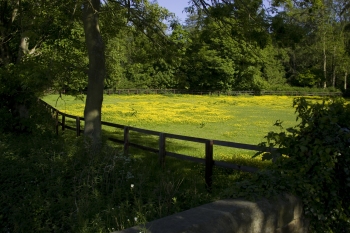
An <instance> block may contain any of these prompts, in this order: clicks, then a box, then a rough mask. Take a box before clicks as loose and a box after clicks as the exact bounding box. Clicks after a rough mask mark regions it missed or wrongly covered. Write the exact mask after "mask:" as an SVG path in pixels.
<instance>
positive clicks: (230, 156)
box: [44, 95, 320, 166]
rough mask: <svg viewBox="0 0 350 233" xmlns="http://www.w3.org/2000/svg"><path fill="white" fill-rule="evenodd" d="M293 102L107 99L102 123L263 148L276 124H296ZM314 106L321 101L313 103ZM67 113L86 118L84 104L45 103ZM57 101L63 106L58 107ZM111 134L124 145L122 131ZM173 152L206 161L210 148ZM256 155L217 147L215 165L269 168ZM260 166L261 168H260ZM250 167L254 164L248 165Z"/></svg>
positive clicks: (172, 143) (170, 144) (181, 145)
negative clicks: (218, 161)
mask: <svg viewBox="0 0 350 233" xmlns="http://www.w3.org/2000/svg"><path fill="white" fill-rule="evenodd" d="M293 98H295V97H287V96H195V95H170V96H166V95H130V96H128V95H105V96H104V101H103V107H102V120H104V121H108V122H113V123H118V124H122V125H128V126H135V127H139V128H144V129H151V130H156V131H160V132H166V133H172V134H180V135H186V136H193V137H200V138H206V139H215V140H224V141H233V142H240V143H247V144H252V145H257V144H258V143H260V142H261V141H263V140H264V136H265V135H266V134H267V133H268V132H269V131H278V130H280V129H279V128H277V127H275V126H273V124H274V123H275V122H276V120H280V121H282V122H283V126H284V127H285V128H288V127H292V126H294V125H295V124H296V115H295V114H294V111H295V110H294V108H293V107H292V103H293ZM311 99H312V100H314V101H319V100H320V98H318V97H312V98H311ZM44 100H45V101H47V102H48V103H49V104H51V105H53V106H56V107H57V108H58V109H59V110H61V111H62V112H66V113H68V114H72V115H76V116H83V112H84V104H85V103H84V101H82V100H77V99H75V98H74V97H71V96H63V99H59V98H58V96H57V95H50V96H46V97H45V98H44ZM56 101H57V104H56ZM105 130H106V131H107V132H110V133H112V134H114V135H115V136H116V137H119V138H120V139H122V131H121V130H117V129H113V128H110V127H106V128H105ZM147 138H150V137H148V136H146V135H140V134H138V133H136V132H131V140H134V141H135V142H137V143H142V144H144V145H147V146H150V147H154V148H157V146H158V142H157V138H153V139H152V140H151V139H147ZM167 150H168V151H172V152H176V153H181V154H186V155H190V156H196V157H203V155H204V145H203V144H199V143H192V142H185V141H179V140H167ZM254 153H255V152H254V151H245V150H238V149H232V148H223V147H215V148H214V159H216V160H225V161H234V162H239V163H240V164H242V165H243V164H248V165H249V164H250V165H257V166H258V165H260V166H261V165H263V163H262V162H261V160H260V159H254V160H252V159H251V156H252V155H253V154H254ZM258 160H259V162H257V161H258ZM246 161H248V162H246Z"/></svg>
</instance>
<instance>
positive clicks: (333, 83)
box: [332, 46, 337, 87]
mask: <svg viewBox="0 0 350 233" xmlns="http://www.w3.org/2000/svg"><path fill="white" fill-rule="evenodd" d="M336 48H337V47H336V46H334V47H333V64H332V68H333V77H332V86H333V87H335V79H336V75H335V70H336V64H335V52H336Z"/></svg>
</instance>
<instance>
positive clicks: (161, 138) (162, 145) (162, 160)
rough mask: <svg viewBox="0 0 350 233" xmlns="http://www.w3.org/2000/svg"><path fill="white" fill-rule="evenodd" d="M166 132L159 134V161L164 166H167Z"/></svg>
mask: <svg viewBox="0 0 350 233" xmlns="http://www.w3.org/2000/svg"><path fill="white" fill-rule="evenodd" d="M165 153H166V150H165V134H164V133H160V134H159V163H160V165H161V166H162V167H164V166H165Z"/></svg>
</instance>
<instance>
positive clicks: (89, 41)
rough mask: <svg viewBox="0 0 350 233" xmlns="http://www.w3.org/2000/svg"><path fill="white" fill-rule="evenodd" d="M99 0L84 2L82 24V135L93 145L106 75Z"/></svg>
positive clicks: (98, 138) (98, 137)
mask: <svg viewBox="0 0 350 233" xmlns="http://www.w3.org/2000/svg"><path fill="white" fill-rule="evenodd" d="M99 10H100V0H85V2H84V6H83V23H84V32H85V41H86V46H87V51H88V55H89V72H88V87H87V96H86V103H85V109H84V117H85V127H84V134H85V136H88V137H89V138H91V140H92V143H93V144H94V145H96V144H99V143H100V141H101V131H102V128H101V108H102V101H103V87H104V78H105V74H106V68H105V54H104V43H103V40H102V36H101V33H100V29H99V24H98V18H99V17H98V14H99Z"/></svg>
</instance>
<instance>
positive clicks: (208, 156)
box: [41, 101, 275, 190]
mask: <svg viewBox="0 0 350 233" xmlns="http://www.w3.org/2000/svg"><path fill="white" fill-rule="evenodd" d="M41 102H42V103H43V104H44V106H45V107H46V108H47V109H48V111H50V113H51V114H52V116H53V117H54V118H55V123H56V124H55V130H56V134H58V133H59V128H60V126H61V129H62V130H65V129H69V130H74V131H76V135H77V136H80V135H81V132H83V129H82V128H81V124H80V122H81V121H84V117H78V116H73V115H69V114H66V113H63V112H60V111H59V110H57V109H56V108H54V107H52V106H51V105H49V104H47V103H46V102H44V101H41ZM59 116H61V122H60V121H59ZM66 118H71V119H74V120H75V127H72V126H69V125H67V124H66ZM102 125H105V126H110V127H114V128H119V129H122V130H124V139H123V140H120V139H116V138H109V140H110V141H113V142H116V143H119V144H122V145H124V147H123V149H124V154H128V152H129V147H135V148H138V149H142V150H145V151H149V152H153V153H157V154H158V156H159V163H160V165H161V166H163V167H164V166H165V158H166V156H170V157H173V158H177V159H181V160H187V161H192V162H195V163H200V164H204V165H205V182H206V185H207V187H208V189H209V190H210V189H211V186H212V176H213V167H214V166H217V167H221V168H227V169H233V170H239V171H244V172H250V173H255V172H257V171H258V168H255V167H249V166H241V165H238V164H232V163H227V162H222V161H215V160H214V159H213V147H214V145H217V146H224V147H231V148H238V149H245V150H253V151H265V152H271V151H273V150H275V149H274V148H264V147H259V146H256V145H249V144H244V143H236V142H229V141H220V140H209V139H204V138H196V137H190V136H182V135H177V134H170V133H163V132H158V131H153V130H147V129H140V128H136V127H130V126H125V125H119V124H115V123H110V122H104V121H102ZM130 131H135V132H139V133H143V134H146V135H154V136H158V138H159V146H158V149H155V148H151V147H147V146H144V145H139V144H136V143H134V142H131V141H130V137H129V133H130ZM167 138H172V139H177V140H183V141H190V142H196V143H202V144H204V146H205V156H204V158H196V157H192V156H188V155H183V154H177V153H173V152H169V151H167V150H166V139H167Z"/></svg>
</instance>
